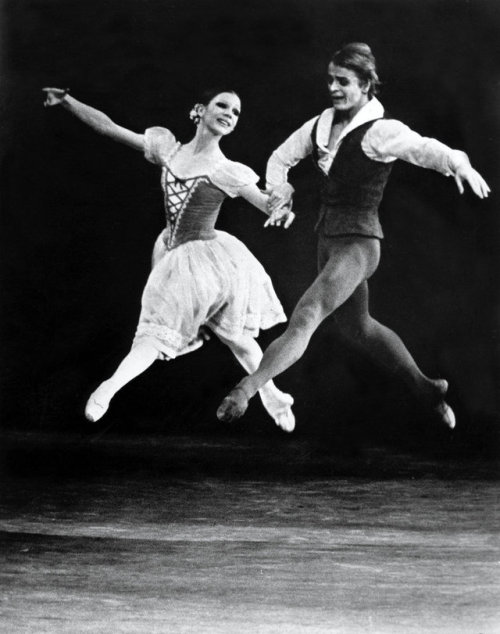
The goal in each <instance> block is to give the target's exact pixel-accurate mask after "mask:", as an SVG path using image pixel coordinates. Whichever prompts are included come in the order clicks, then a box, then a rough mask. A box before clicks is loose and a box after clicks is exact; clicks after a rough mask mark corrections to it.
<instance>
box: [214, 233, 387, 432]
mask: <svg viewBox="0 0 500 634" xmlns="http://www.w3.org/2000/svg"><path fill="white" fill-rule="evenodd" d="M379 258H380V245H379V242H378V240H373V239H363V238H345V239H339V240H338V241H336V243H335V251H334V252H333V253H332V256H331V257H330V259H329V260H328V261H327V263H326V265H325V267H324V268H323V270H322V271H321V273H320V274H319V276H318V277H317V278H316V280H315V281H314V282H313V284H312V285H311V286H310V287H309V288H308V289H307V291H306V292H305V293H304V295H303V296H302V298H301V299H300V300H299V302H298V304H297V306H296V307H295V309H294V311H293V313H292V316H291V318H290V323H289V325H288V328H287V329H286V330H285V332H284V333H283V334H282V335H281V336H280V337H278V339H276V340H275V341H273V342H272V343H271V345H270V346H269V347H268V348H267V350H266V351H265V352H264V356H263V358H262V361H261V363H260V366H259V368H258V370H257V371H256V372H254V373H253V374H251V375H250V376H248V377H245V378H244V379H243V380H242V381H241V382H240V383H239V384H238V386H237V388H236V389H235V390H234V391H233V392H232V393H231V394H229V395H228V397H226V399H224V401H223V403H222V404H221V406H220V408H219V410H218V412H217V415H218V417H219V418H221V419H222V420H232V419H233V418H238V417H239V416H241V415H242V414H243V413H244V412H245V410H246V407H247V405H248V400H249V399H250V398H252V397H253V396H254V395H255V393H256V392H257V390H259V389H260V388H261V387H262V386H263V385H265V383H267V381H269V380H271V379H272V378H274V377H275V376H277V375H278V374H280V373H281V372H284V371H285V370H286V369H287V368H289V367H290V366H291V365H293V364H294V363H295V362H296V361H298V359H300V357H301V356H302V355H303V354H304V352H305V350H306V348H307V346H308V344H309V340H310V339H311V337H312V335H313V333H314V332H315V330H316V329H317V328H318V326H319V325H320V324H321V322H322V321H323V320H324V319H325V318H326V317H328V315H330V314H331V313H333V312H334V311H335V310H336V309H337V308H338V307H339V306H341V305H342V304H343V303H344V302H345V301H346V300H347V299H348V298H349V297H350V296H351V295H352V293H353V292H354V290H355V289H356V288H357V287H358V286H359V284H361V282H363V281H364V280H366V279H367V278H368V277H370V276H371V275H372V274H373V273H374V271H375V270H376V268H377V265H378V262H379Z"/></svg>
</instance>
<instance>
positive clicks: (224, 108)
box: [201, 92, 241, 136]
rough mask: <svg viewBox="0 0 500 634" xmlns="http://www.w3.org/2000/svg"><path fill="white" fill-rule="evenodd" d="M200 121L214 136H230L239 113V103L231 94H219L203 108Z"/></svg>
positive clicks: (236, 97) (236, 96)
mask: <svg viewBox="0 0 500 634" xmlns="http://www.w3.org/2000/svg"><path fill="white" fill-rule="evenodd" d="M204 108H205V109H204V112H203V114H202V115H201V120H202V121H203V122H204V123H205V125H206V126H207V128H209V129H210V130H211V131H212V132H213V133H214V134H217V135H221V136H225V135H227V134H230V133H231V132H232V131H233V130H234V128H235V127H236V124H237V123H238V119H239V116H240V112H241V101H240V98H239V97H238V95H236V94H234V93H232V92H221V93H220V94H218V95H216V96H215V97H214V98H213V99H212V101H210V103H208V104H207V105H206V106H205V107H204Z"/></svg>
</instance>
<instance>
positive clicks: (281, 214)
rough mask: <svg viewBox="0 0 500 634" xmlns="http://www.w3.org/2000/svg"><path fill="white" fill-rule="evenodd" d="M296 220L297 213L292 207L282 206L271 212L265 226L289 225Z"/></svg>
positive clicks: (284, 227) (286, 226)
mask: <svg viewBox="0 0 500 634" xmlns="http://www.w3.org/2000/svg"><path fill="white" fill-rule="evenodd" d="M294 220H295V214H294V213H293V211H292V210H291V209H290V207H280V208H279V209H276V210H275V211H273V212H272V213H271V215H270V216H269V218H268V219H267V220H266V222H265V223H264V227H283V229H288V227H289V226H290V225H291V224H292V222H293V221H294Z"/></svg>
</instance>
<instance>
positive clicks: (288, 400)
mask: <svg viewBox="0 0 500 634" xmlns="http://www.w3.org/2000/svg"><path fill="white" fill-rule="evenodd" d="M278 391H279V390H278ZM280 395H281V396H282V397H283V398H282V399H281V403H280V405H279V407H278V408H277V409H274V408H273V406H272V405H271V404H270V403H269V401H268V399H266V398H265V397H263V396H262V394H261V398H262V402H263V404H264V407H265V408H266V410H267V412H268V413H269V415H270V416H272V418H273V419H274V422H275V423H276V425H277V426H278V427H280V428H281V429H282V430H283V431H286V432H288V433H290V432H292V431H293V430H294V429H295V416H294V414H293V412H292V405H293V398H292V396H290V394H284V393H283V392H280ZM248 401H249V397H248V395H247V393H246V392H245V390H244V389H243V387H241V386H240V385H237V386H236V387H235V388H233V389H232V390H231V392H230V393H229V394H228V395H227V396H226V398H225V399H224V400H223V401H222V403H221V405H220V407H219V409H218V410H217V418H218V419H219V420H221V421H223V422H226V423H230V422H232V421H234V420H236V419H237V418H241V417H242V416H243V414H244V413H245V412H246V410H247V408H248Z"/></svg>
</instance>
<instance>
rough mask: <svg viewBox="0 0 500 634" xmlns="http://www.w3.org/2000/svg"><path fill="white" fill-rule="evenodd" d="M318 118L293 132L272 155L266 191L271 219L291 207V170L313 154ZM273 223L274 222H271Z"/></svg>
mask: <svg viewBox="0 0 500 634" xmlns="http://www.w3.org/2000/svg"><path fill="white" fill-rule="evenodd" d="M316 119H317V117H315V118H314V119H310V120H309V121H307V122H306V123H304V125H303V126H302V127H300V128H299V129H298V130H296V131H295V132H293V134H291V135H290V136H289V137H288V139H287V140H286V141H285V142H284V143H282V144H281V145H280V146H279V147H278V148H277V149H276V150H274V152H273V153H272V154H271V156H270V158H269V161H268V162H267V167H266V191H267V192H268V193H269V203H268V211H269V213H270V214H271V218H274V216H275V212H278V210H279V209H280V208H281V207H286V206H288V205H291V203H292V196H293V193H294V191H295V190H294V188H293V187H292V185H290V183H289V182H288V172H289V170H290V168H292V167H294V166H295V165H297V163H298V162H299V161H301V160H302V159H303V158H305V157H306V156H308V155H309V154H311V152H312V150H313V145H312V140H311V134H312V130H313V127H314V123H315V121H316ZM271 222H272V221H271Z"/></svg>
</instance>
